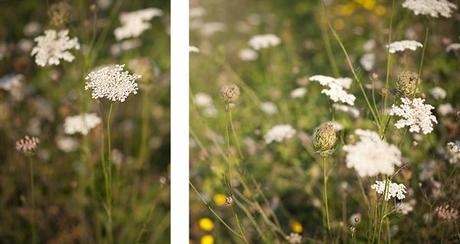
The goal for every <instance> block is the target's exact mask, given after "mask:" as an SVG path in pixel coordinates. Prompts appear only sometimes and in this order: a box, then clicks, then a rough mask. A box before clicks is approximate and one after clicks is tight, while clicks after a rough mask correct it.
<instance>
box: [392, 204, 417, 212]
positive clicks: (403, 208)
mask: <svg viewBox="0 0 460 244" xmlns="http://www.w3.org/2000/svg"><path fill="white" fill-rule="evenodd" d="M395 208H396V211H397V212H398V213H400V214H402V215H407V214H408V213H410V212H412V210H414V206H412V204H411V203H408V202H400V203H398V204H396V206H395Z"/></svg>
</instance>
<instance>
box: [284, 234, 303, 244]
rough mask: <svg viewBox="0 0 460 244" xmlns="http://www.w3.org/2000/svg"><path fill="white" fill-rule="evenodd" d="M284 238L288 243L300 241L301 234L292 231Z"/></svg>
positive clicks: (295, 243)
mask: <svg viewBox="0 0 460 244" xmlns="http://www.w3.org/2000/svg"><path fill="white" fill-rule="evenodd" d="M286 240H287V241H288V242H289V243H290V244H298V243H302V235H300V234H299V233H294V232H292V233H291V234H289V235H288V236H286Z"/></svg>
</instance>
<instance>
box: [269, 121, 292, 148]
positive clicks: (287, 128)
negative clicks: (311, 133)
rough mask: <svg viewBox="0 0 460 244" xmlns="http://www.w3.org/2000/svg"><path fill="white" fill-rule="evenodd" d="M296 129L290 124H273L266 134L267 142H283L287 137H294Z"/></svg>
mask: <svg viewBox="0 0 460 244" xmlns="http://www.w3.org/2000/svg"><path fill="white" fill-rule="evenodd" d="M295 133H296V130H295V129H294V128H292V126H291V125H288V124H280V125H275V126H273V127H272V128H271V129H270V130H269V131H268V132H267V134H265V143H267V144H270V143H272V142H274V141H275V142H282V141H284V140H286V139H289V138H291V137H293V136H294V135H295Z"/></svg>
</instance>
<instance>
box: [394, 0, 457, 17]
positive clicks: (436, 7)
mask: <svg viewBox="0 0 460 244" xmlns="http://www.w3.org/2000/svg"><path fill="white" fill-rule="evenodd" d="M402 6H403V7H404V8H407V9H410V10H412V12H414V14H415V15H429V16H431V17H433V18H438V17H439V16H443V17H446V18H450V17H452V13H453V11H454V10H456V9H457V6H456V5H455V4H453V3H451V2H449V1H447V0H405V1H404V2H403V4H402Z"/></svg>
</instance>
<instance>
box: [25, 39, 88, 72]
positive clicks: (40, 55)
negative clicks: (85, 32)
mask: <svg viewBox="0 0 460 244" xmlns="http://www.w3.org/2000/svg"><path fill="white" fill-rule="evenodd" d="M34 40H35V42H36V43H37V45H36V46H35V47H34V48H33V49H32V52H31V55H32V56H34V55H35V63H37V64H38V65H39V66H46V65H59V63H60V60H61V59H63V60H65V61H67V62H72V61H73V60H74V59H75V56H73V54H72V53H70V52H69V51H68V50H70V49H76V50H78V49H80V44H79V43H78V39H77V38H76V37H75V38H72V39H70V38H69V30H61V31H59V32H57V31H55V30H46V31H45V35H43V36H38V37H36V38H35V39H34Z"/></svg>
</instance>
